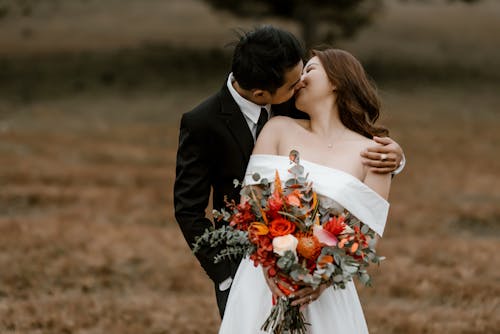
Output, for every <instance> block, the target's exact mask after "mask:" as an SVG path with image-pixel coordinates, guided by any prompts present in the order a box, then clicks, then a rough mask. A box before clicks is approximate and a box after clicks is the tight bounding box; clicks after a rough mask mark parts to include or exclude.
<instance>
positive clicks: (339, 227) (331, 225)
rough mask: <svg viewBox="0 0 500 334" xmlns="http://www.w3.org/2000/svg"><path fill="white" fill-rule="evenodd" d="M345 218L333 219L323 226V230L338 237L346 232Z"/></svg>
mask: <svg viewBox="0 0 500 334" xmlns="http://www.w3.org/2000/svg"><path fill="white" fill-rule="evenodd" d="M344 220H345V218H344V217H342V216H341V217H332V218H331V219H330V220H329V221H328V222H327V223H326V224H324V225H323V229H325V230H327V231H328V232H330V233H331V234H333V235H334V236H337V235H339V234H341V233H342V232H344V230H345V226H346V225H345V223H344Z"/></svg>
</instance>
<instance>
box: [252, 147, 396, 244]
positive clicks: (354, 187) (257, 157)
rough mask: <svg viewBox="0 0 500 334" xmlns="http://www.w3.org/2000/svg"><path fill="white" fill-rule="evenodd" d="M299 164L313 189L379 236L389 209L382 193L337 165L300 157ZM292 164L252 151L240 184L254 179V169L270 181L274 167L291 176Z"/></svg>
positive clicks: (285, 160) (287, 176)
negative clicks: (332, 165)
mask: <svg viewBox="0 0 500 334" xmlns="http://www.w3.org/2000/svg"><path fill="white" fill-rule="evenodd" d="M300 165H302V166H303V167H304V173H305V174H306V175H307V179H308V180H309V181H312V183H313V189H314V190H315V191H316V192H317V193H318V194H319V195H322V196H325V197H328V198H330V199H332V200H334V201H335V202H337V203H338V204H340V205H341V206H342V207H344V208H345V209H346V210H348V211H349V212H350V213H351V214H352V215H354V216H355V217H356V218H358V219H359V220H361V221H362V222H363V223H365V224H367V225H368V226H370V228H371V229H372V230H374V231H375V232H376V233H377V234H378V235H380V236H382V234H383V232H384V227H385V222H386V220H387V214H388V212H389V203H388V202H387V201H386V200H385V199H384V198H383V197H382V196H380V195H379V194H378V193H376V192H375V191H374V190H373V189H371V188H370V187H368V186H367V185H366V184H364V183H363V182H361V181H360V180H359V179H357V178H356V177H354V176H353V175H351V174H349V173H346V172H344V171H341V170H339V169H335V168H331V167H327V166H323V165H320V164H317V163H313V162H309V161H305V160H303V159H301V160H300ZM292 166H293V163H292V162H290V159H289V157H288V156H280V155H269V154H254V155H252V156H251V157H250V161H249V163H248V167H247V171H246V174H245V180H244V184H245V185H252V184H256V183H258V181H255V180H254V179H253V178H252V175H253V174H254V173H259V174H260V176H261V178H266V179H268V180H270V181H273V180H274V178H275V175H276V171H278V174H279V176H280V179H282V180H287V179H289V178H291V177H293V174H291V173H290V172H289V169H290V168H291V167H292Z"/></svg>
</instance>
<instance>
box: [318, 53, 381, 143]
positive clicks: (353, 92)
mask: <svg viewBox="0 0 500 334" xmlns="http://www.w3.org/2000/svg"><path fill="white" fill-rule="evenodd" d="M311 53H312V55H313V56H317V57H318V58H319V60H320V61H321V64H322V65H323V67H324V69H325V71H326V74H327V76H328V78H329V79H330V81H331V82H332V84H333V85H334V86H336V94H337V107H338V110H339V116H340V120H341V121H342V123H343V124H344V125H345V126H346V127H347V128H349V129H351V130H353V131H356V132H357V133H359V134H361V135H363V136H365V137H368V138H372V137H373V136H387V135H388V134H389V131H388V130H387V129H386V128H384V127H381V126H375V124H374V123H375V121H376V120H377V119H378V117H379V114H380V99H379V97H378V94H377V89H376V88H375V85H374V84H373V83H372V82H371V81H370V80H369V79H368V77H367V75H366V73H365V70H364V69H363V66H362V65H361V64H360V62H359V61H358V60H357V59H356V58H354V56H353V55H351V54H350V53H349V52H347V51H344V50H339V49H332V48H328V49H323V50H319V49H314V50H312V51H311Z"/></svg>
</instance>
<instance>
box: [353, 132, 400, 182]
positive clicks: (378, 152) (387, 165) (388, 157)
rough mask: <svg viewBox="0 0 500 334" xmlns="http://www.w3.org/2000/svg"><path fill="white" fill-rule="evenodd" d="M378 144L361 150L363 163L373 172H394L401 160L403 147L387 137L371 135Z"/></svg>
mask: <svg viewBox="0 0 500 334" xmlns="http://www.w3.org/2000/svg"><path fill="white" fill-rule="evenodd" d="M373 140H374V141H376V142H377V143H379V144H380V145H374V146H371V147H369V148H367V149H366V150H365V151H363V152H361V153H360V154H361V156H362V157H363V160H362V162H363V164H364V165H366V166H368V167H370V170H371V171H372V172H375V173H380V174H386V173H391V172H394V171H395V170H396V169H397V168H398V167H399V165H400V164H401V161H402V160H403V149H402V148H401V146H399V144H398V143H396V142H395V141H394V140H392V139H391V138H389V137H373Z"/></svg>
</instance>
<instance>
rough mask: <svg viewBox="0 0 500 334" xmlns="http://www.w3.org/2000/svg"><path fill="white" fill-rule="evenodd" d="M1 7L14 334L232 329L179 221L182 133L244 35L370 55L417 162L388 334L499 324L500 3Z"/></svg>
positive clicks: (374, 302)
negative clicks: (258, 29)
mask: <svg viewBox="0 0 500 334" xmlns="http://www.w3.org/2000/svg"><path fill="white" fill-rule="evenodd" d="M235 3H236V4H230V3H229V1H208V0H206V1H204V0H163V1H160V0H142V1H141V0H64V1H63V0H38V1H36V0H12V1H9V0H7V1H6V0H0V332H1V333H125V334H126V333H154V334H160V333H172V334H177V333H188V334H189V333H203V334H204V333H216V332H217V329H218V325H219V321H220V320H219V316H218V312H217V308H216V304H215V296H214V293H213V286H212V283H211V282H210V281H209V279H208V278H207V277H206V276H205V274H204V273H203V271H202V269H201V267H200V266H199V265H198V263H197V262H196V260H195V258H194V256H193V255H192V254H191V252H190V250H189V248H188V246H187V244H186V243H185V241H184V239H183V238H182V236H181V233H180V231H179V229H178V226H177V224H176V222H175V220H174V216H173V199H172V189H173V181H174V176H175V153H176V149H177V136H178V126H179V120H180V116H181V114H182V113H184V112H186V111H189V110H190V109H191V108H192V107H194V106H195V105H197V104H198V103H199V102H201V101H202V100H203V99H204V98H205V97H207V96H208V95H210V94H212V93H213V92H215V91H217V90H218V89H219V88H220V87H221V86H222V84H223V83H224V82H225V80H226V75H227V73H228V71H229V66H230V56H231V52H232V49H231V48H230V47H227V46H226V45H227V44H228V43H229V42H232V41H234V40H235V39H236V34H235V30H237V29H240V28H241V29H250V28H252V27H254V26H255V25H258V24H262V23H272V24H275V25H277V26H280V27H282V28H285V29H288V30H290V31H292V32H293V33H295V34H296V35H297V36H299V37H300V38H301V39H302V40H303V41H304V43H305V44H306V45H307V46H313V45H315V44H317V43H322V42H327V43H330V44H332V45H334V46H336V47H339V48H343V49H346V50H348V51H350V52H351V53H353V54H354V55H355V56H356V57H357V58H358V59H360V60H361V61H362V63H363V64H364V65H365V67H366V69H367V71H368V73H369V74H370V75H371V76H372V77H373V78H374V79H375V81H376V82H377V84H378V86H379V90H380V95H381V97H382V101H383V112H382V113H383V116H382V119H381V123H382V124H384V125H386V126H388V127H389V128H390V130H391V136H392V137H393V138H394V139H395V140H396V141H398V142H399V143H400V144H401V146H402V147H403V148H404V150H405V154H406V157H407V165H406V168H405V170H404V172H403V173H402V174H401V175H398V176H397V177H396V178H395V179H394V181H393V186H392V192H391V197H390V201H391V212H390V217H389V222H388V225H387V228H386V233H385V235H384V238H383V240H382V241H381V242H380V244H379V252H380V253H381V254H382V255H385V256H386V257H387V260H386V261H385V262H383V263H382V265H381V266H380V268H372V270H371V273H372V275H373V277H374V287H372V288H365V287H362V286H360V285H358V287H359V294H360V298H361V301H362V304H363V307H364V310H365V315H366V318H367V321H368V325H369V327H370V331H371V333H375V334H378V333H383V334H386V333H498V331H499V329H500V260H499V256H498V250H499V246H500V242H499V241H500V206H499V203H500V158H499V157H498V154H499V141H500V131H499V128H500V111H499V105H500V94H499V92H500V44H499V39H498V35H499V32H500V2H499V1H496V0H478V1H458V0H457V1H444V0H443V1H439V0H434V1H433V0H427V1H418V0H414V1H412V0H407V1H399V0H393V1H390V0H386V1H383V0H365V1H363V0H357V1H319V0H318V1H312V0H311V1H291V0H289V1H279V0H276V1H256V0H254V1H250V0H249V1H244V2H241V4H239V3H238V2H235Z"/></svg>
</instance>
